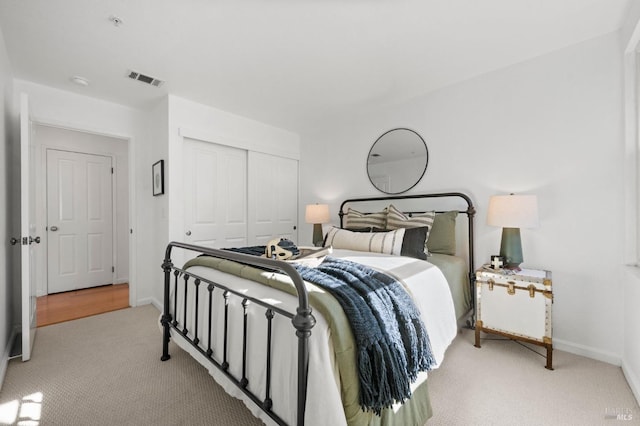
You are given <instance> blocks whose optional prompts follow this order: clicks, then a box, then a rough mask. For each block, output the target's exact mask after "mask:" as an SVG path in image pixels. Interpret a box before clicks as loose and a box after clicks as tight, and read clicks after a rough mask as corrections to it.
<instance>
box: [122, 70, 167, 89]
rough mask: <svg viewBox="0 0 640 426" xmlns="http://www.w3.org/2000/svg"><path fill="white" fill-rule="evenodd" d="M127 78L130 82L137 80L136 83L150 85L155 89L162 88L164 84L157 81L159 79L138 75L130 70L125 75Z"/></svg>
mask: <svg viewBox="0 0 640 426" xmlns="http://www.w3.org/2000/svg"><path fill="white" fill-rule="evenodd" d="M127 77H129V78H130V79H132V80H138V81H141V82H143V83H146V84H150V85H152V86H155V87H160V86H162V85H163V84H164V81H162V80H159V79H157V78H155V77H150V76H148V75H144V74H142V73H139V72H138V71H131V70H130V71H129V72H128V73H127Z"/></svg>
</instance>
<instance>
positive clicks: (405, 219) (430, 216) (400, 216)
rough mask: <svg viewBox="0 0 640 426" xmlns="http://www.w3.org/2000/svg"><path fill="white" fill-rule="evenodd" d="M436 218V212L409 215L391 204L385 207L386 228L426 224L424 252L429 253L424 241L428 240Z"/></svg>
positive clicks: (414, 226) (413, 226)
mask: <svg viewBox="0 0 640 426" xmlns="http://www.w3.org/2000/svg"><path fill="white" fill-rule="evenodd" d="M435 218H436V212H434V211H430V212H425V213H420V214H418V215H413V216H411V217H409V216H407V215H405V214H404V213H402V212H401V211H400V210H398V209H397V208H396V207H395V206H394V205H393V204H391V205H389V208H388V209H387V229H400V228H417V227H419V226H426V227H428V229H427V238H426V240H425V245H424V252H425V254H427V255H429V250H428V249H427V243H426V241H428V240H429V233H430V232H431V229H433V221H434V220H435Z"/></svg>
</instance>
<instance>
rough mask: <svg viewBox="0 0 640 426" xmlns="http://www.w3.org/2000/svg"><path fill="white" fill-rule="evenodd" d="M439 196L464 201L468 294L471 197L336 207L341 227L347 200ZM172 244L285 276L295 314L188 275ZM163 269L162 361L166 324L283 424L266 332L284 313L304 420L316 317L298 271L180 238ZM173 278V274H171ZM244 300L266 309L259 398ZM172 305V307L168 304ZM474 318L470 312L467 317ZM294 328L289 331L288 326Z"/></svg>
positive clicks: (168, 335) (167, 333)
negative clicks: (239, 313) (217, 325)
mask: <svg viewBox="0 0 640 426" xmlns="http://www.w3.org/2000/svg"><path fill="white" fill-rule="evenodd" d="M440 197H459V198H462V199H464V200H465V202H466V203H467V210H466V211H459V213H464V214H467V216H468V218H469V268H470V272H469V278H470V281H471V290H472V292H471V294H472V295H473V294H474V292H473V280H474V274H473V271H474V269H473V217H474V215H475V209H474V207H473V204H472V202H471V199H470V198H469V197H468V196H466V195H465V194H462V193H440V194H420V195H404V196H386V197H370V198H354V199H349V200H345V201H344V202H343V203H342V204H341V206H340V213H339V216H340V226H341V227H342V221H343V216H344V215H345V213H344V212H343V208H344V206H345V205H346V204H348V203H357V202H365V201H389V200H401V199H419V198H440ZM407 213H408V214H416V213H422V212H407ZM174 248H179V249H183V250H187V251H189V252H193V253H194V255H199V254H204V255H208V256H213V257H216V258H221V259H227V260H230V261H234V262H238V263H241V264H246V265H251V266H255V267H259V268H263V269H266V270H271V271H276V272H281V273H284V274H286V275H288V276H289V277H290V278H291V280H292V282H293V284H294V286H295V288H296V291H297V297H298V307H297V309H296V314H295V315H294V314H292V313H290V312H287V311H285V310H283V309H281V308H278V307H276V306H273V305H270V304H269V303H266V302H264V301H262V300H259V299H256V298H253V297H251V296H248V295H246V294H244V293H240V292H237V291H235V290H233V289H231V288H229V287H227V286H226V285H224V284H222V283H218V282H215V281H212V280H208V279H205V278H202V277H199V276H197V275H195V274H192V273H190V272H188V271H185V270H183V269H181V268H178V267H176V266H174V265H173V263H172V260H171V254H172V250H173V249H174ZM162 269H163V271H164V306H163V314H162V316H161V320H160V323H161V326H162V330H163V337H162V357H161V360H162V361H167V360H169V359H170V358H171V355H170V354H169V341H170V339H171V329H173V330H175V332H176V333H177V334H178V335H180V336H182V338H183V339H184V340H186V342H188V344H190V345H191V346H193V347H194V348H195V349H196V350H197V351H198V352H199V353H200V354H202V355H203V356H204V357H205V358H206V359H207V360H208V361H209V362H211V364H212V365H214V366H215V367H217V368H218V369H219V370H220V371H221V372H222V373H223V374H224V375H225V376H226V377H227V378H228V379H229V380H230V381H231V382H232V383H234V384H235V385H236V386H237V387H238V388H239V389H240V390H241V391H242V392H244V393H245V394H246V395H247V396H248V397H249V398H250V399H251V400H252V401H253V402H254V403H255V404H256V405H257V406H258V407H260V409H261V410H262V411H264V412H265V413H266V414H267V415H268V416H269V417H270V418H271V419H273V420H274V421H275V422H276V423H277V424H280V425H285V424H286V423H285V421H284V420H283V419H282V418H281V417H280V416H278V414H276V413H275V412H274V410H273V403H272V400H271V394H272V392H271V350H272V342H271V333H272V321H273V318H274V316H275V315H281V316H283V317H286V318H289V319H290V320H291V322H292V324H293V328H294V329H295V334H296V336H297V338H298V366H297V374H298V382H297V424H298V425H304V414H305V404H306V399H307V381H308V368H309V336H310V335H311V330H312V329H313V327H314V325H315V322H316V320H315V318H314V317H313V314H312V309H311V307H310V305H309V298H308V294H307V289H306V286H305V285H304V281H303V280H302V278H301V277H300V274H299V273H298V272H297V271H296V269H295V268H294V267H293V266H291V265H290V264H288V263H286V262H283V261H279V260H272V259H267V258H262V257H256V256H250V255H246V254H242V253H237V252H233V251H227V250H218V249H212V248H206V247H201V246H197V245H193V244H185V243H180V242H171V243H169V245H168V246H167V248H166V251H165V257H164V262H163V263H162ZM172 277H173V279H172ZM201 285H206V286H207V287H206V289H207V293H206V294H207V295H208V300H206V301H205V303H206V304H207V306H208V315H207V316H205V318H208V330H209V332H208V334H207V335H206V336H203V335H202V332H199V327H198V325H199V324H198V321H197V318H199V315H198V309H200V307H199V304H198V297H199V293H200V292H199V287H200V286H201ZM172 286H173V300H172V299H171V290H172ZM179 291H181V292H182V294H184V306H183V307H182V308H183V322H182V323H180V322H179V321H178V319H177V318H174V317H173V315H172V312H178V310H177V308H178V292H179ZM190 292H195V294H194V296H193V297H195V304H194V306H193V309H195V314H194V318H196V320H195V324H194V329H193V331H192V332H191V335H192V336H193V337H191V336H190V330H188V329H187V326H186V324H187V318H188V315H189V313H188V312H187V298H188V295H189V294H191V293H190ZM214 297H222V298H223V300H224V338H223V342H224V343H223V347H222V348H213V347H212V337H211V328H212V325H211V322H212V316H213V313H214V308H213V299H214ZM230 297H238V298H240V299H241V300H242V308H243V310H244V323H243V335H242V342H243V344H242V345H243V346H242V360H241V362H242V377H236V376H234V375H233V374H232V373H231V372H230V370H229V362H230V360H229V359H228V358H227V343H228V341H229V340H228V339H229V336H228V333H227V331H228V309H229V298H230ZM471 300H472V302H471V303H472V307H473V306H474V305H475V304H474V301H473V297H472V298H471ZM249 304H255V305H258V306H261V307H263V308H264V309H265V321H266V333H267V347H266V348H265V350H266V366H265V368H266V376H265V380H266V383H265V389H266V391H265V392H266V395H264V396H263V398H261V397H260V396H258V395H255V394H253V393H252V392H251V391H250V390H249V389H248V388H247V385H248V379H247V374H246V365H247V355H248V354H247V331H248V330H247V327H248V323H247V308H248V305H249ZM172 307H173V309H172ZM472 317H473V316H472ZM292 331H293V330H292ZM205 342H206V345H207V349H206V350H204V349H203V348H202V347H201V346H200V343H203V344H204V343H205ZM214 351H215V352H216V354H219V353H221V354H222V362H219V361H218V360H216V359H215V358H214V357H213V353H214Z"/></svg>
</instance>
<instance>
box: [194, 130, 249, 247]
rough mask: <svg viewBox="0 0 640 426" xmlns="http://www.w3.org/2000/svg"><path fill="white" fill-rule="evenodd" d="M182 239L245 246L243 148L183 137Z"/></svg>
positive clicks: (245, 166) (244, 167)
mask: <svg viewBox="0 0 640 426" xmlns="http://www.w3.org/2000/svg"><path fill="white" fill-rule="evenodd" d="M183 152H184V188H183V190H184V201H185V206H184V208H185V210H184V218H185V237H184V241H185V242H188V243H192V244H198V245H203V246H207V247H213V248H225V247H240V246H246V245H247V151H245V150H242V149H237V148H232V147H228V146H224V145H217V144H214V143H208V142H201V141H197V140H194V139H188V138H185V139H184V151H183Z"/></svg>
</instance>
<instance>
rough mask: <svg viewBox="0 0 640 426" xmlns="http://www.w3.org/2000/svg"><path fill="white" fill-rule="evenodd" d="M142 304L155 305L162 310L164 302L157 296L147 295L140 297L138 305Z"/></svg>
mask: <svg viewBox="0 0 640 426" xmlns="http://www.w3.org/2000/svg"><path fill="white" fill-rule="evenodd" d="M142 305H153V306H155V307H156V309H158V311H160V312H162V303H160V302H159V301H158V300H157V299H156V298H155V297H145V298H144V299H138V304H137V305H136V306H142Z"/></svg>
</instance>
